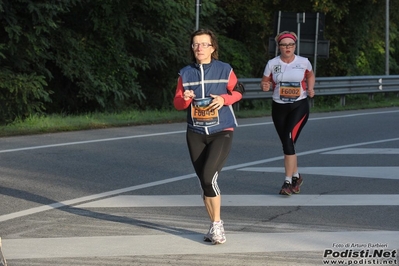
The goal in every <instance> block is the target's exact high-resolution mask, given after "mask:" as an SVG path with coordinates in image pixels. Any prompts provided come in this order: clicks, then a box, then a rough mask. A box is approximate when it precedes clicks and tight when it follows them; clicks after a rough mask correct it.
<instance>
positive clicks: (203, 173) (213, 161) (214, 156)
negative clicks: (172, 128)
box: [186, 129, 233, 197]
mask: <svg viewBox="0 0 399 266" xmlns="http://www.w3.org/2000/svg"><path fill="white" fill-rule="evenodd" d="M186 139H187V145H188V150H189V152H190V158H191V162H192V163H193V166H194V169H195V173H196V174H197V176H198V178H199V181H200V184H201V188H202V191H203V196H206V197H216V196H218V195H220V190H219V187H218V184H217V178H218V175H219V172H220V171H221V170H222V168H223V165H224V163H225V162H226V160H227V157H228V155H229V153H230V149H231V144H232V141H233V131H221V132H217V133H214V134H211V135H205V134H199V133H195V132H194V131H192V130H189V129H188V130H187V133H186Z"/></svg>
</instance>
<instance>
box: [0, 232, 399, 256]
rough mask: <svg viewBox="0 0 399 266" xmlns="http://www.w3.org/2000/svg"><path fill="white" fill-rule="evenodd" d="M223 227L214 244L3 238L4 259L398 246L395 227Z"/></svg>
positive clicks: (192, 239)
mask: <svg viewBox="0 0 399 266" xmlns="http://www.w3.org/2000/svg"><path fill="white" fill-rule="evenodd" d="M225 229H226V236H227V242H226V243H225V244H223V245H217V246H213V245H211V244H209V243H206V242H203V241H202V238H203V235H202V234H189V235H186V234H184V235H171V234H162V235H145V236H142V235H141V236H103V237H100V236H99V237H63V238H27V239H3V244H4V245H3V249H4V255H5V256H6V257H7V259H8V260H13V259H34V258H72V257H75V258H77V257H81V258H88V257H110V256H113V257H122V256H158V255H178V254H184V255H187V254H221V253H224V254H226V253H230V254H234V253H237V254H242V253H253V252H262V253H265V252H281V251H290V252H296V251H320V260H322V254H323V251H324V250H325V249H331V248H332V246H333V244H334V243H344V244H345V243H354V244H366V245H368V244H374V243H384V244H387V249H397V248H398V246H399V231H349V232H347V231H345V232H301V233H234V232H229V231H228V227H225ZM148 247H151V248H148ZM364 249H370V250H372V249H373V248H370V247H369V248H364ZM374 249H375V248H374ZM335 250H337V249H335ZM341 251H342V249H341Z"/></svg>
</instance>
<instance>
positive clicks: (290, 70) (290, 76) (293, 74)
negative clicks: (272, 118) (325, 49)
mask: <svg viewBox="0 0 399 266" xmlns="http://www.w3.org/2000/svg"><path fill="white" fill-rule="evenodd" d="M309 71H312V64H311V63H310V61H309V59H307V58H306V57H302V56H299V55H295V58H294V60H293V61H292V62H291V63H288V64H287V63H284V62H283V61H281V59H280V56H277V57H275V58H273V59H270V60H269V61H268V62H267V65H266V67H265V71H264V72H263V75H264V76H266V77H271V81H272V85H273V90H274V91H273V101H275V102H277V103H292V102H295V101H299V100H302V99H305V98H306V97H307V92H306V86H307V85H306V74H307V73H308V72H309Z"/></svg>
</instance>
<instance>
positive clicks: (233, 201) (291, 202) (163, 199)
mask: <svg viewBox="0 0 399 266" xmlns="http://www.w3.org/2000/svg"><path fill="white" fill-rule="evenodd" d="M222 205H223V206H225V207H227V206H233V207H239V206H264V207H268V206H398V205H399V194H367V195H295V196H292V197H287V196H281V195H222ZM203 206H204V203H203V201H202V199H201V197H200V195H156V196H132V195H121V196H116V197H112V198H108V199H103V200H98V201H93V202H88V203H84V204H80V205H77V206H74V207H76V208H83V209H84V208H130V207H203Z"/></svg>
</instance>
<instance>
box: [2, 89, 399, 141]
mask: <svg viewBox="0 0 399 266" xmlns="http://www.w3.org/2000/svg"><path fill="white" fill-rule="evenodd" d="M382 107H399V97H398V95H397V94H391V95H384V94H379V95H376V96H375V97H374V98H372V99H370V98H369V96H367V95H351V96H348V97H347V98H346V105H345V106H341V105H340V104H339V96H330V97H319V98H317V97H316V98H315V101H314V106H312V107H311V112H313V113H319V112H333V111H344V110H359V109H371V108H382ZM235 113H236V116H237V118H250V117H262V116H270V114H271V100H270V99H269V100H252V101H250V102H245V101H243V102H241V103H240V108H239V109H238V110H236V112H235ZM185 120H186V112H184V111H176V110H165V111H137V110H132V111H125V112H121V113H89V114H84V115H76V116H65V115H34V116H31V117H28V118H27V119H24V120H16V121H14V122H13V123H11V124H8V125H4V126H0V137H8V136H18V135H33V134H44V133H54V132H63V131H64V132H65V131H77V130H88V129H101V128H110V127H124V126H136V125H148V124H164V123H177V122H184V121H185Z"/></svg>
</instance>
